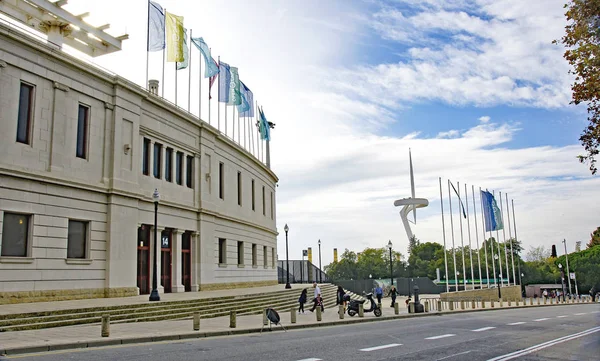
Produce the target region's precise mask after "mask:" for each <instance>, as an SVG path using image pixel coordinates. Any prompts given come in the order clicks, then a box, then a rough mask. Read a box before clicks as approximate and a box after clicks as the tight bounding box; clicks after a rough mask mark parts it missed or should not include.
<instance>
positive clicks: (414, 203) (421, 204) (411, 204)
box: [394, 149, 429, 241]
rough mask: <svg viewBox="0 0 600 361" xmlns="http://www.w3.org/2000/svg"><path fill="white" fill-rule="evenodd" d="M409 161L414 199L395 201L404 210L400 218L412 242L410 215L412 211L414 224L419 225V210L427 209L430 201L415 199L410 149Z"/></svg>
mask: <svg viewBox="0 0 600 361" xmlns="http://www.w3.org/2000/svg"><path fill="white" fill-rule="evenodd" d="M408 159H409V162H410V190H411V195H412V197H410V198H402V199H398V200H396V201H394V206H396V207H400V206H402V209H401V210H400V218H402V223H403V224H404V229H405V230H406V235H407V236H408V240H409V241H410V239H411V238H413V233H412V230H411V229H410V222H409V220H408V214H409V213H410V212H411V211H412V212H413V216H414V220H415V222H414V223H417V208H425V207H427V206H428V205H429V200H427V199H425V198H415V177H414V174H413V165H412V155H411V153H410V149H408Z"/></svg>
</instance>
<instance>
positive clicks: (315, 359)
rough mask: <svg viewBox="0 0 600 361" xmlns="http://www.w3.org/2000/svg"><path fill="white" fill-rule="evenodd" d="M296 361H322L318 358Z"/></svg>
mask: <svg viewBox="0 0 600 361" xmlns="http://www.w3.org/2000/svg"><path fill="white" fill-rule="evenodd" d="M298 361H322V360H321V359H320V358H305V359H302V360H298Z"/></svg>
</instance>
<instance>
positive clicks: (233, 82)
mask: <svg viewBox="0 0 600 361" xmlns="http://www.w3.org/2000/svg"><path fill="white" fill-rule="evenodd" d="M229 71H230V72H231V78H230V83H229V101H228V102H227V105H241V104H242V97H241V95H240V76H239V73H238V68H236V67H235V66H232V67H230V68H229Z"/></svg>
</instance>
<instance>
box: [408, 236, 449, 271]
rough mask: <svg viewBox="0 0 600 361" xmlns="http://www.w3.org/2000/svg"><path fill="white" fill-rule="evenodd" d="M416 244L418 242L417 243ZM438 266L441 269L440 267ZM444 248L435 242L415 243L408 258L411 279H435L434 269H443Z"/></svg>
mask: <svg viewBox="0 0 600 361" xmlns="http://www.w3.org/2000/svg"><path fill="white" fill-rule="evenodd" d="M417 242H418V241H417ZM440 261H441V262H440ZM440 264H441V266H442V267H440ZM443 265H444V247H443V246H442V245H441V244H439V243H435V242H426V243H417V244H416V245H415V246H414V247H413V248H412V249H411V253H410V256H409V257H408V268H409V270H410V276H411V277H429V278H431V279H435V278H436V268H438V267H440V269H442V268H443Z"/></svg>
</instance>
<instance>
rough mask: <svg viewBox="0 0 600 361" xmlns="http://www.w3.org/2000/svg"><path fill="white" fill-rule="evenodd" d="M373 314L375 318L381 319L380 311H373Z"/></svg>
mask: <svg viewBox="0 0 600 361" xmlns="http://www.w3.org/2000/svg"><path fill="white" fill-rule="evenodd" d="M373 313H374V314H375V316H377V317H381V310H380V309H379V308H378V309H376V310H375V311H373Z"/></svg>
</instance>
